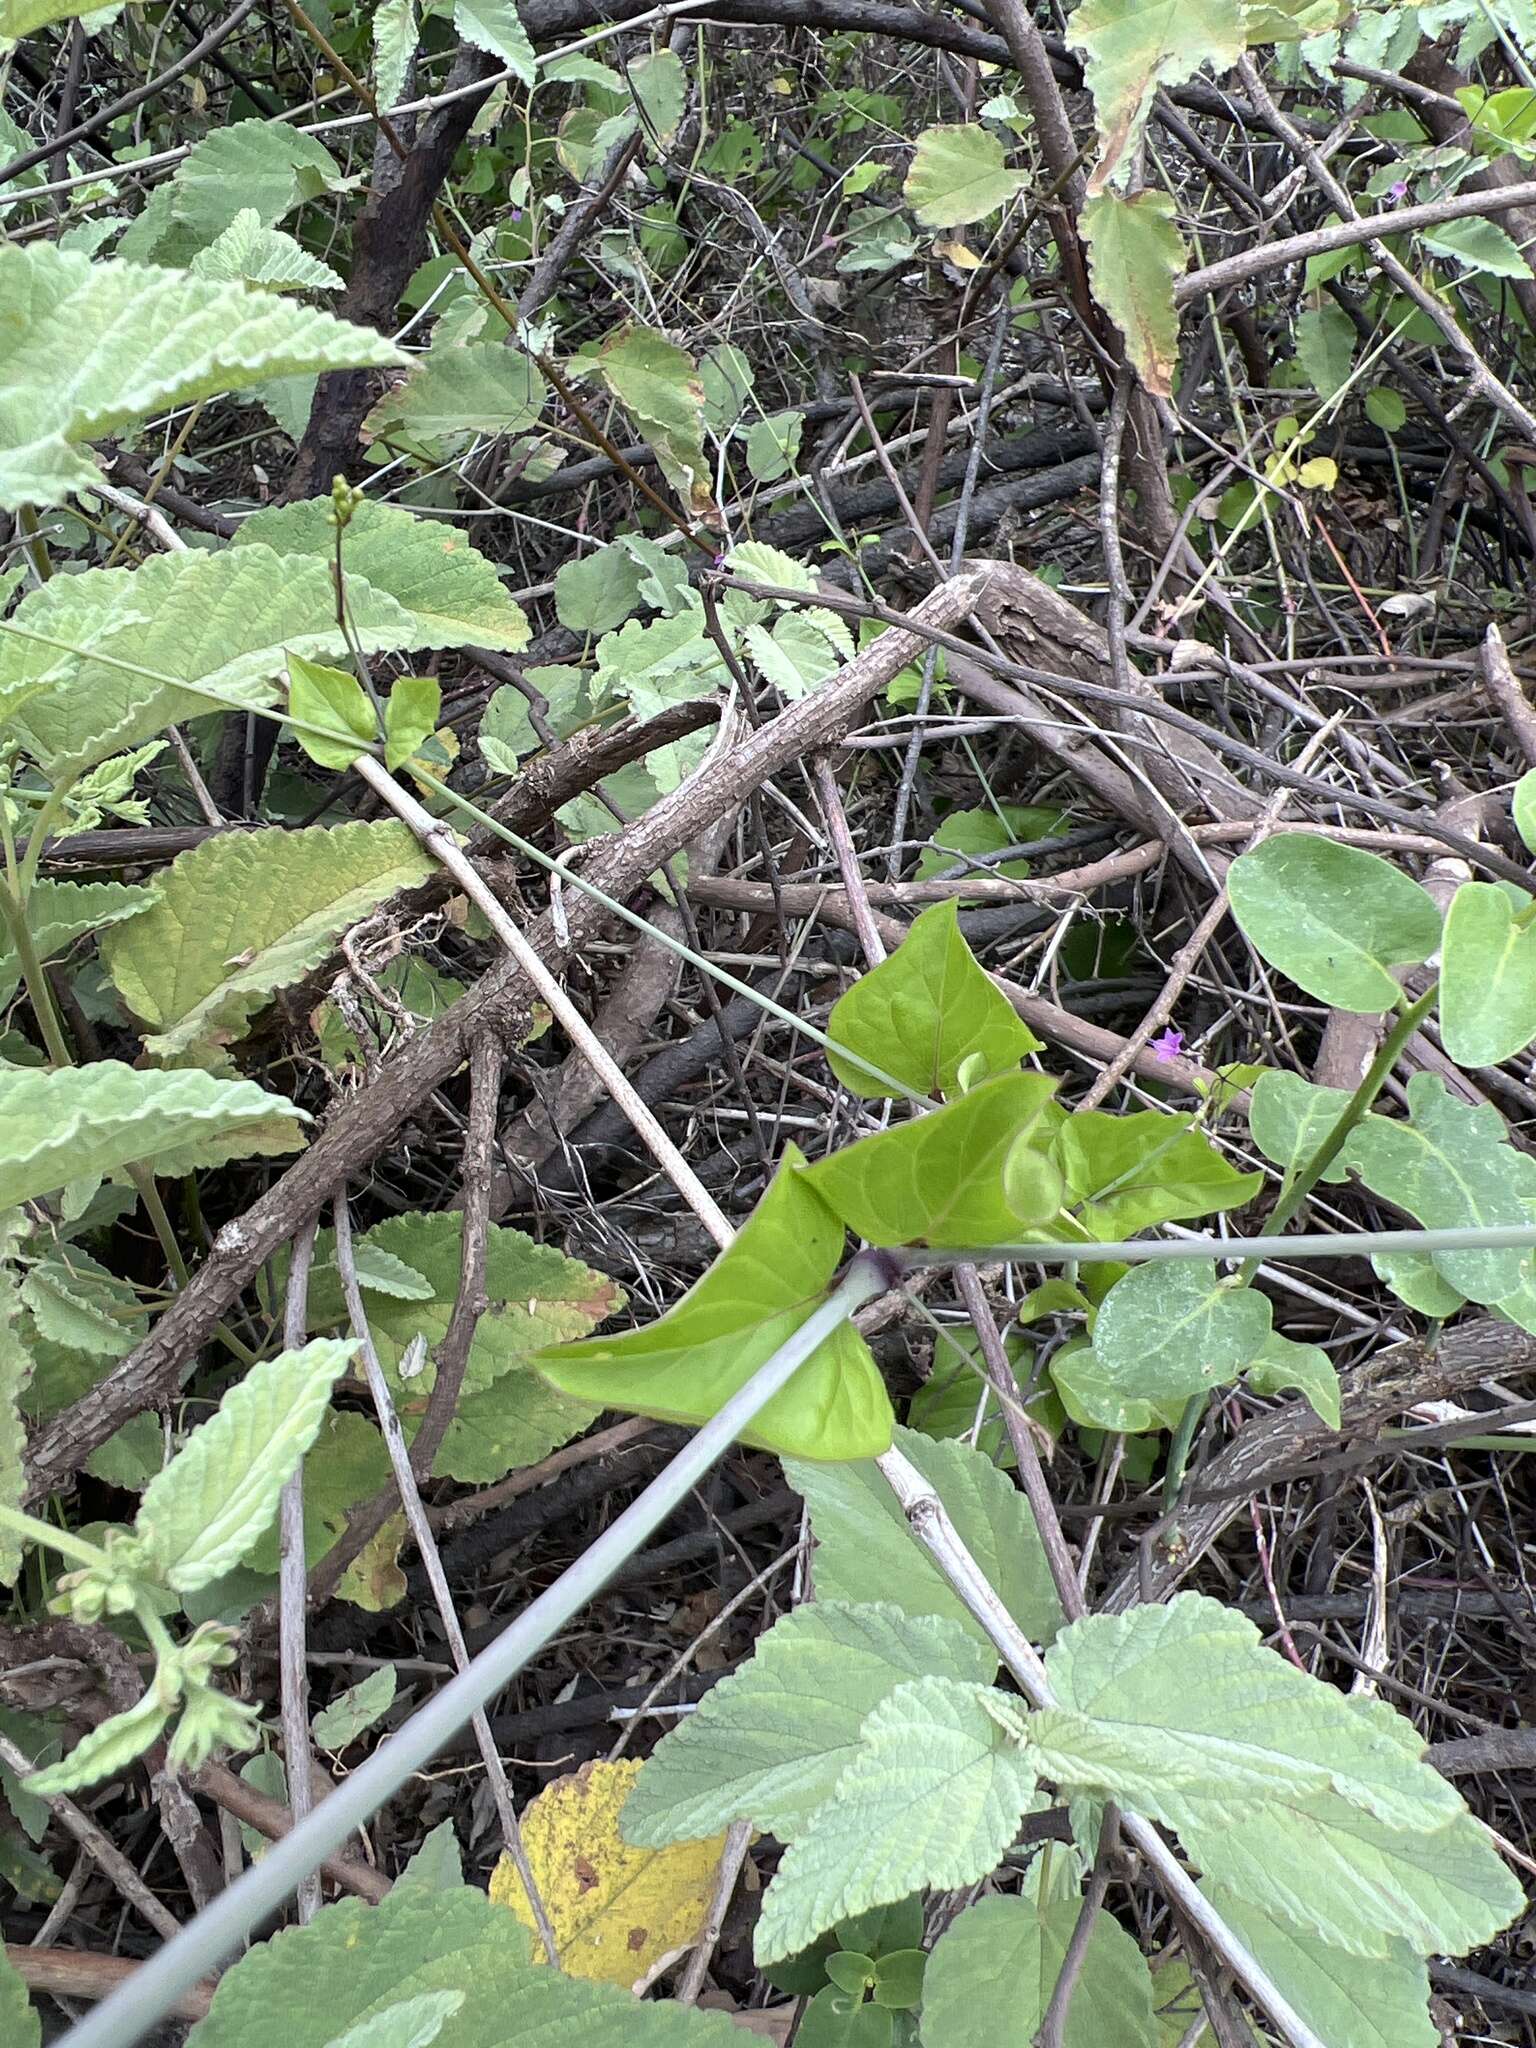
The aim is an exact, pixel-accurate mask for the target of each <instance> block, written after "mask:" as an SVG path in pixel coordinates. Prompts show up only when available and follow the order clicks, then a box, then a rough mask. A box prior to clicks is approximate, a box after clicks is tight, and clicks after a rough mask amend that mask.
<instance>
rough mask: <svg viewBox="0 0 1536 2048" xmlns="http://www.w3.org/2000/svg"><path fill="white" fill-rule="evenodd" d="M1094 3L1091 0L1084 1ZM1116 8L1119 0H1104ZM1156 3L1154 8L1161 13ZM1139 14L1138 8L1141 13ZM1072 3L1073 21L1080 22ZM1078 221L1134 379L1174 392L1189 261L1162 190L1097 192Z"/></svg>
mask: <svg viewBox="0 0 1536 2048" xmlns="http://www.w3.org/2000/svg"><path fill="white" fill-rule="evenodd" d="M1088 4H1089V5H1092V4H1094V0H1088ZM1110 4H1112V5H1115V6H1120V5H1123V4H1124V0H1110ZM1165 5H1166V0H1163V5H1160V6H1159V7H1157V8H1155V9H1153V10H1152V11H1153V12H1154V13H1161V12H1163V8H1164V6H1165ZM1143 11H1145V10H1143ZM1084 12H1085V9H1084V8H1079V9H1078V13H1077V16H1076V17H1075V18H1076V19H1079V20H1080V19H1081V18H1082V15H1083V13H1084ZM1078 226H1079V228H1080V229H1081V231H1082V237H1083V240H1084V241H1085V242H1086V243H1087V245H1088V275H1089V279H1090V281H1091V282H1092V285H1093V296H1094V297H1095V298H1096V299H1097V300H1098V302H1099V304H1100V305H1101V306H1102V307H1103V308H1104V310H1105V312H1106V313H1107V314H1108V315H1109V317H1110V319H1111V320H1113V321H1114V323H1115V325H1116V327H1118V328H1119V330H1120V333H1121V334H1122V336H1123V337H1124V340H1125V350H1126V354H1127V355H1128V356H1129V358H1130V360H1131V363H1132V364H1133V366H1134V368H1135V371H1136V374H1137V376H1138V377H1139V378H1140V379H1141V381H1142V383H1143V384H1144V385H1145V386H1146V388H1147V390H1148V391H1150V392H1151V393H1152V394H1153V396H1154V397H1157V398H1168V397H1171V395H1172V392H1173V372H1174V367H1175V365H1176V364H1177V362H1178V359H1179V313H1178V308H1177V306H1176V305H1175V304H1174V299H1173V287H1174V284H1175V282H1176V280H1177V279H1178V278H1179V277H1180V276H1181V275H1182V273H1183V270H1184V266H1185V265H1186V263H1188V261H1189V250H1188V249H1187V248H1186V246H1185V243H1184V237H1183V236H1182V235H1181V234H1180V233H1179V231H1178V229H1177V227H1176V226H1175V225H1174V205H1173V201H1172V200H1171V199H1170V198H1169V196H1168V194H1167V193H1166V192H1137V193H1136V194H1134V196H1133V197H1131V198H1129V199H1126V198H1124V197H1122V195H1121V194H1120V193H1118V192H1099V193H1096V194H1095V195H1094V197H1093V198H1091V199H1088V200H1085V201H1084V204H1083V210H1082V212H1081V213H1080V214H1079V216H1078Z"/></svg>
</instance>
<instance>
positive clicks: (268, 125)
mask: <svg viewBox="0 0 1536 2048" xmlns="http://www.w3.org/2000/svg"><path fill="white" fill-rule="evenodd" d="M345 182H346V181H345V179H344V178H343V176H342V171H341V166H340V165H339V164H338V163H337V161H336V159H335V158H334V157H333V156H332V155H331V153H330V151H329V150H328V149H327V148H326V147H325V146H324V144H323V143H322V142H321V140H320V138H319V136H318V135H305V134H303V133H302V132H301V131H300V130H299V129H297V128H294V127H290V126H289V125H288V124H287V123H285V122H280V121H259V120H251V121H235V122H231V123H228V124H223V123H220V124H218V125H216V126H214V127H213V128H211V129H210V130H209V132H208V133H207V134H206V135H204V136H203V137H202V139H201V141H199V142H197V143H195V144H194V145H193V147H192V148H191V150H190V151H189V152H188V154H187V155H186V157H185V158H184V159H183V160H182V162H181V163H179V164H178V165H177V166H176V169H175V170H174V171H173V172H172V173H171V176H170V178H169V179H168V180H167V181H166V183H165V184H163V185H157V186H156V187H155V188H154V190H153V191H152V192H151V194H150V197H149V202H148V204H147V205H146V206H145V207H144V208H143V209H142V211H141V212H140V213H139V214H138V215H137V216H136V217H135V218H134V219H133V220H131V221H130V222H129V223H128V226H127V228H126V229H125V230H124V232H123V235H122V238H121V240H120V241H119V243H118V254H119V255H120V256H122V257H126V258H127V259H128V260H129V261H130V262H133V263H141V262H146V261H149V260H151V259H152V260H153V261H154V262H155V263H156V264H159V265H164V266H166V267H167V268H169V269H172V270H179V269H181V268H183V267H185V266H187V265H189V264H190V263H191V262H192V260H193V258H194V257H195V255H196V253H197V252H198V251H199V250H201V249H206V248H208V247H209V246H210V244H211V243H213V242H214V241H216V240H217V238H218V237H219V236H220V235H221V234H223V233H224V231H225V230H226V229H227V228H228V227H229V226H230V225H231V223H232V222H233V221H235V220H236V219H238V217H239V215H240V214H241V213H242V212H245V211H249V212H253V213H254V214H255V215H256V217H257V220H258V221H259V222H260V223H261V224H262V225H263V226H264V227H271V226H273V225H274V224H275V223H276V222H277V221H280V220H281V219H282V218H283V216H284V215H285V214H288V213H291V212H292V211H293V209H294V208H295V207H296V206H299V205H301V204H302V203H303V201H304V200H306V199H316V198H319V197H320V196H321V195H322V194H324V193H326V192H332V191H335V190H338V189H339V188H340V187H341V186H343V185H344V184H345Z"/></svg>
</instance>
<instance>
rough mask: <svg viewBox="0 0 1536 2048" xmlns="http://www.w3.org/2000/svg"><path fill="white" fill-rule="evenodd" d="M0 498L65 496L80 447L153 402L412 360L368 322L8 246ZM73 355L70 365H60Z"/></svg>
mask: <svg viewBox="0 0 1536 2048" xmlns="http://www.w3.org/2000/svg"><path fill="white" fill-rule="evenodd" d="M0 303H3V304H4V305H5V306H6V308H7V319H6V323H5V327H4V329H3V330H0V384H3V385H4V387H5V394H6V395H5V397H4V398H3V399H0V507H3V508H4V509H5V510H6V511H9V512H14V511H16V510H18V509H19V508H20V507H22V506H25V505H57V504H62V503H64V502H65V501H66V499H67V498H69V497H70V496H71V495H72V494H73V493H74V492H76V491H78V490H80V489H82V488H86V487H89V485H90V484H91V483H92V482H93V481H94V480H95V479H96V477H97V475H98V471H97V469H96V467H95V465H94V463H92V462H90V461H89V460H88V459H87V458H86V457H85V456H84V455H82V454H81V453H80V452H79V451H78V444H79V443H80V442H82V441H90V440H94V439H96V438H97V437H99V436H100V435H102V434H109V433H111V432H112V431H113V430H114V429H115V428H117V427H123V426H127V425H128V424H129V423H130V422H131V421H133V420H137V419H142V418H144V417H145V416H146V415H148V414H149V413H151V412H156V411H162V410H165V409H167V408H168V407H171V406H174V405H185V404H188V403H189V402H190V401H191V400H193V399H198V398H209V397H212V396H213V395H214V394H215V393H217V392H221V391H239V390H243V389H245V388H246V387H247V386H249V385H251V384H254V383H258V382H260V381H261V380H262V379H263V378H266V377H284V376H294V375H300V374H304V373H307V372H311V371H316V370H340V369H366V368H370V367H385V366H388V365H392V364H397V363H404V362H405V361H407V360H408V358H406V357H405V356H403V355H402V354H401V352H400V351H399V350H398V349H397V348H395V347H394V345H393V344H392V343H391V342H388V341H386V340H385V339H384V338H383V336H382V335H379V334H375V333H374V332H373V330H372V329H371V328H368V327H359V326H355V325H353V324H352V323H351V322H350V321H345V320H336V319H333V318H332V317H331V316H330V314H328V313H316V312H312V311H311V310H310V309H309V307H307V306H297V305H292V304H288V303H286V302H284V301H283V300H280V299H274V298H272V297H270V296H268V295H267V294H265V293H260V294H256V293H251V292H248V291H246V289H245V288H244V286H243V285H233V284H211V283H208V282H207V281H205V280H204V279H202V278H197V277H191V276H177V275H176V274H175V273H174V272H167V271H164V270H153V269H148V268H145V267H143V266H141V265H138V264H133V263H123V262H117V261H110V262H104V263H93V262H92V261H91V260H90V259H89V257H86V256H82V255H79V254H76V253H72V252H69V251H66V250H61V249H55V248H53V247H51V246H50V245H49V244H48V243H47V242H34V243H31V244H28V245H25V246H24V245H22V244H20V243H16V242H12V243H10V244H8V245H7V246H5V247H3V248H0ZM61 362H67V363H68V364H69V366H70V373H69V375H68V376H67V377H61V376H60V375H59V374H58V368H59V364H60V363H61Z"/></svg>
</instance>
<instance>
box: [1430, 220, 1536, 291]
mask: <svg viewBox="0 0 1536 2048" xmlns="http://www.w3.org/2000/svg"><path fill="white" fill-rule="evenodd" d="M1423 235H1424V246H1425V248H1426V249H1432V250H1433V251H1434V253H1435V254H1436V255H1437V256H1452V257H1454V258H1455V260H1456V261H1457V262H1458V263H1459V264H1461V265H1462V266H1463V268H1465V269H1467V270H1472V271H1481V272H1483V273H1484V274H1485V275H1487V276H1488V277H1519V278H1528V277H1529V276H1530V274H1531V266H1530V264H1529V263H1528V262H1527V261H1526V259H1525V257H1524V256H1523V255H1522V253H1521V250H1520V245H1519V243H1518V242H1515V241H1513V240H1512V239H1511V237H1510V236H1509V235H1508V234H1507V233H1506V232H1505V230H1504V229H1503V228H1501V227H1500V226H1499V225H1498V224H1497V222H1495V221H1491V220H1483V219H1481V218H1480V217H1479V216H1477V215H1475V214H1473V215H1469V216H1468V217H1467V218H1466V219H1465V220H1445V221H1441V222H1440V224H1439V226H1438V227H1432V228H1425V229H1424V230H1423Z"/></svg>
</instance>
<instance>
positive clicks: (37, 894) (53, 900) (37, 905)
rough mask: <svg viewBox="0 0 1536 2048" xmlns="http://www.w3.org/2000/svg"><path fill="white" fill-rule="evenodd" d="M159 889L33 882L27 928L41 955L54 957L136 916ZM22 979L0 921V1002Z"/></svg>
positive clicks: (46, 880)
mask: <svg viewBox="0 0 1536 2048" xmlns="http://www.w3.org/2000/svg"><path fill="white" fill-rule="evenodd" d="M157 893H158V891H157V889H154V888H130V887H128V886H126V885H125V884H123V883H122V882H54V881H50V880H48V879H46V878H45V879H44V880H42V881H39V882H34V883H33V884H32V887H31V889H30V890H29V891H28V893H27V929H28V930H29V931H30V932H31V934H32V944H33V946H34V947H35V948H36V949H37V957H38V959H39V960H52V959H53V958H55V956H56V955H58V954H60V953H62V952H64V951H65V950H66V948H68V947H70V946H72V945H73V944H74V943H75V940H76V939H80V938H84V936H85V934H86V933H87V932H96V931H102V930H104V929H105V928H106V927H107V926H108V925H114V924H121V923H123V922H124V921H125V920H126V919H128V918H131V917H138V916H139V915H140V914H141V913H142V912H143V911H145V910H147V909H148V908H149V906H150V905H151V904H152V903H153V902H154V901H155V899H156V895H157ZM20 981H21V963H20V961H19V960H18V959H17V957H16V954H15V951H14V949H13V948H12V946H11V944H10V931H9V927H8V926H6V925H4V924H0V1001H4V1000H8V999H9V998H10V997H11V996H12V995H13V994H14V993H15V991H16V988H17V987H18V985H19V983H20Z"/></svg>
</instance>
